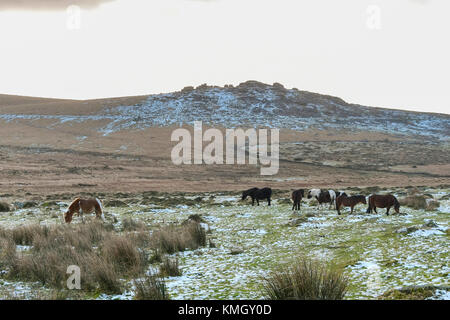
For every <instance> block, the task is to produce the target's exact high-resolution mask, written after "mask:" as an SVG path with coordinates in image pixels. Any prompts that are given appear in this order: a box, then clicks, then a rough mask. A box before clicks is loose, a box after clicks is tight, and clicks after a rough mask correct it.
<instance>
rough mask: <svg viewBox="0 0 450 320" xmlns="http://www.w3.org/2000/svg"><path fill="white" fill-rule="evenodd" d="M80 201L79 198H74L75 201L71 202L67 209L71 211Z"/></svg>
mask: <svg viewBox="0 0 450 320" xmlns="http://www.w3.org/2000/svg"><path fill="white" fill-rule="evenodd" d="M80 200H81V199H80V198H75V200H73V201H72V203H71V204H70V205H69V209H72V208H73V207H74V206H75V204H76V203H77V202H79V201H80Z"/></svg>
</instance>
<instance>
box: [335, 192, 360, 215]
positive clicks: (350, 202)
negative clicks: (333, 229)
mask: <svg viewBox="0 0 450 320" xmlns="http://www.w3.org/2000/svg"><path fill="white" fill-rule="evenodd" d="M358 203H362V204H367V202H366V197H365V196H362V195H357V196H351V197H348V196H347V195H346V194H344V195H341V196H339V197H337V199H336V210H337V212H338V214H339V215H340V214H341V212H340V210H339V209H340V208H341V207H350V214H352V213H353V208H354V207H355V206H356V205H357V204H358Z"/></svg>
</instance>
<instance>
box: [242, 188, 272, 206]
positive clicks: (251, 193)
mask: <svg viewBox="0 0 450 320" xmlns="http://www.w3.org/2000/svg"><path fill="white" fill-rule="evenodd" d="M271 196H272V189H270V188H262V189H258V188H251V189H248V190H246V191H244V192H242V200H245V199H247V197H251V198H252V206H254V205H255V200H256V202H257V203H258V206H259V200H264V199H267V202H268V204H269V206H270V197H271Z"/></svg>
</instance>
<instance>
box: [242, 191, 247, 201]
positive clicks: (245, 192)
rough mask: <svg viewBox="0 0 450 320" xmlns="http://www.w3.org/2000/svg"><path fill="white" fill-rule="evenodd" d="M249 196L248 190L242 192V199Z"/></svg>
mask: <svg viewBox="0 0 450 320" xmlns="http://www.w3.org/2000/svg"><path fill="white" fill-rule="evenodd" d="M247 197H248V191H244V192H242V200H245V199H247Z"/></svg>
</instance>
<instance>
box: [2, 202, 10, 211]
mask: <svg viewBox="0 0 450 320" xmlns="http://www.w3.org/2000/svg"><path fill="white" fill-rule="evenodd" d="M10 210H11V208H10V206H9V204H7V203H6V202H3V201H0V212H9V211H10Z"/></svg>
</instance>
